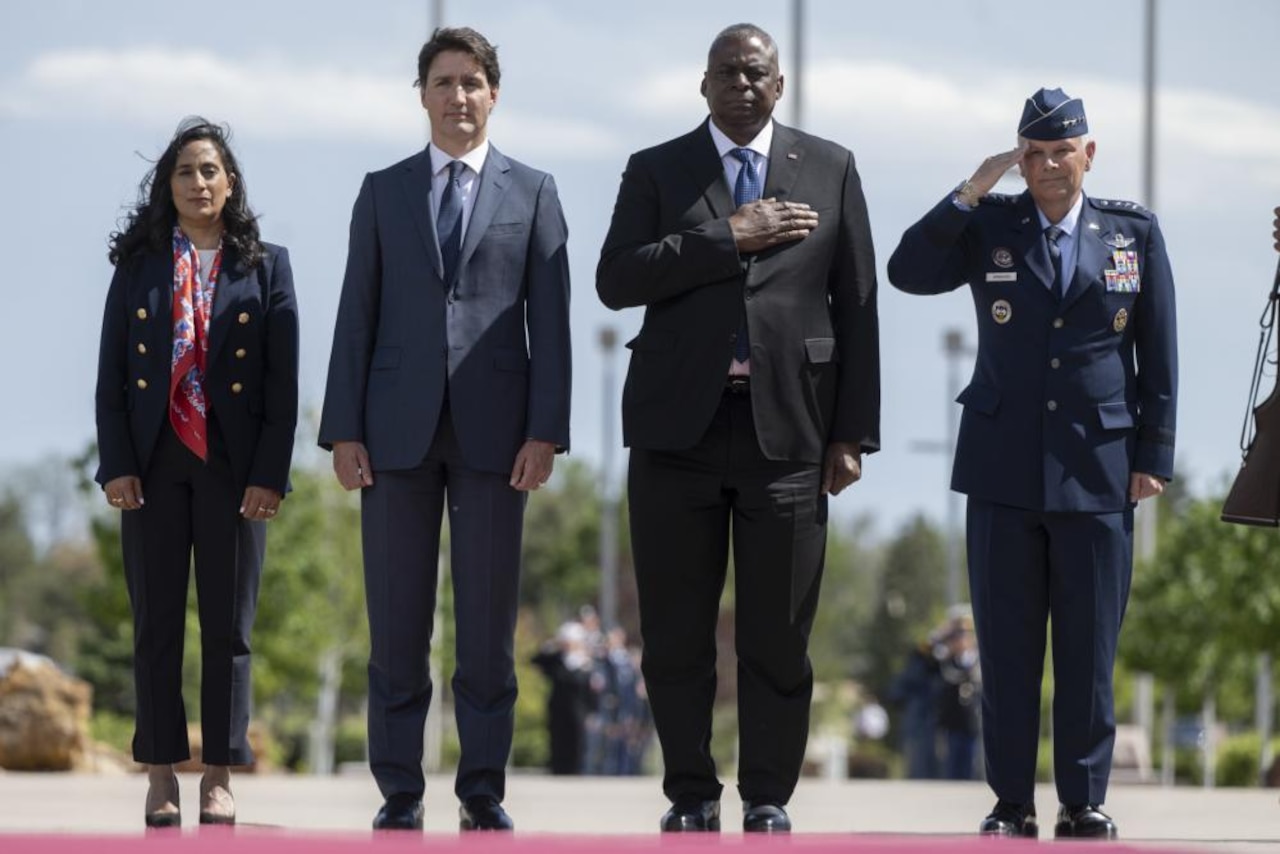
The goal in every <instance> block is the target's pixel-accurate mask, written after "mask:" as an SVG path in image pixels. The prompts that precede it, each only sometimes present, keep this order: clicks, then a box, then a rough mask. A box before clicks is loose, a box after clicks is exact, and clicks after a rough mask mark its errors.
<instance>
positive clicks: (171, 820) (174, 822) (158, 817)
mask: <svg viewBox="0 0 1280 854" xmlns="http://www.w3.org/2000/svg"><path fill="white" fill-rule="evenodd" d="M143 821H145V822H146V823H147V827H152V828H157V827H182V813H181V812H149V813H147V814H146V815H145V816H143Z"/></svg>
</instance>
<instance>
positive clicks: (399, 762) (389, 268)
mask: <svg viewBox="0 0 1280 854" xmlns="http://www.w3.org/2000/svg"><path fill="white" fill-rule="evenodd" d="M498 79H499V69H498V58H497V52H496V51H495V49H494V48H493V46H492V45H490V44H489V42H488V41H487V40H486V39H485V38H484V36H482V35H480V34H479V33H477V32H475V31H474V30H471V29H468V28H459V29H439V30H436V31H435V33H433V34H432V37H431V40H430V41H428V42H427V43H426V44H425V45H424V46H423V48H422V51H421V53H420V54H419V57H418V80H417V83H416V85H417V86H418V89H419V92H420V96H421V100H422V106H423V108H424V109H425V110H426V111H427V116H428V118H429V119H430V123H431V144H430V145H429V146H428V147H427V148H426V150H424V151H421V152H419V153H417V154H415V155H413V156H412V157H410V158H408V159H407V160H403V161H401V162H400V163H397V164H396V165H394V166H391V167H389V168H387V169H384V170H382V171H380V172H374V173H371V174H369V175H367V176H366V177H365V180H364V185H363V186H362V187H361V188H360V195H359V196H358V198H357V199H356V203H355V209H354V211H353V212H352V216H351V238H350V246H349V249H348V256H347V270H346V277H345V279H344V280H343V285H342V298H341V302H340V304H339V307H338V319H337V324H336V329H335V331H334V339H333V352H332V356H331V358H330V363H329V381H328V388H327V390H326V393H325V402H324V413H323V415H322V418H321V423H320V444H321V445H322V446H324V447H326V448H332V450H333V467H334V471H335V472H336V474H337V476H338V480H339V481H341V483H342V485H343V486H344V487H346V488H347V489H361V490H363V492H362V495H361V510H362V519H363V531H364V571H365V594H366V598H367V601H368V610H369V631H370V635H371V654H370V660H369V763H370V766H371V768H372V771H373V775H374V777H375V778H376V780H377V782H378V787H379V788H380V789H381V791H382V794H383V796H384V797H385V798H386V803H385V804H384V805H383V807H382V809H381V810H379V812H378V815H377V817H376V818H375V819H374V827H375V828H378V829H420V828H421V827H422V793H423V774H422V752H423V725H424V722H425V720H426V715H427V707H428V705H429V704H430V702H431V693H432V685H431V679H430V675H429V669H428V652H429V648H430V642H431V633H432V614H433V611H434V608H435V595H436V580H437V561H438V550H439V546H440V525H441V520H442V516H443V512H444V509H445V507H446V504H447V506H448V512H449V530H450V537H451V545H452V550H451V554H450V567H451V569H452V575H453V590H454V611H455V621H456V626H457V664H456V670H455V672H454V676H453V681H452V686H453V693H454V701H455V709H456V713H457V722H458V736H459V739H460V741H461V746H462V757H461V760H460V762H459V765H458V773H457V782H456V785H455V791H456V793H457V795H458V798H459V800H460V801H461V802H462V807H461V810H460V812H461V827H462V829H464V830H472V829H480V830H509V829H510V828H511V827H512V823H511V819H510V818H509V817H508V816H507V814H506V812H505V811H504V810H503V809H502V807H501V801H502V798H503V795H504V786H505V773H504V769H505V767H506V764H507V759H508V754H509V753H510V751H511V739H512V728H513V723H514V711H513V710H514V705H515V699H516V679H515V669H514V652H513V638H514V633H515V623H516V597H517V591H518V572H519V566H520V541H521V528H522V524H523V518H524V506H525V498H526V496H527V493H528V492H529V491H530V490H534V489H537V488H538V487H539V486H541V485H542V484H543V483H545V482H546V480H547V478H548V477H549V476H550V474H551V468H552V462H553V457H554V454H555V453H556V452H558V451H563V450H566V449H567V448H568V445H569V390H570V350H569V270H568V260H567V254H566V248H565V242H566V239H567V231H566V227H565V221H564V216H563V214H562V212H561V210H560V202H559V199H558V197H557V195H556V187H555V182H554V181H553V180H552V178H551V176H550V175H547V174H546V173H543V172H538V171H535V170H533V169H530V168H529V167H527V166H525V165H523V164H521V163H517V162H516V161H514V160H511V159H509V158H507V157H504V156H503V155H502V154H501V153H499V151H498V150H497V148H495V147H493V146H492V145H491V144H490V143H489V141H488V137H487V132H486V124H487V121H488V117H489V113H490V111H491V110H492V109H493V107H494V105H495V104H496V103H497V99H498Z"/></svg>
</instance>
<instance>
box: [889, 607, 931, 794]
mask: <svg viewBox="0 0 1280 854" xmlns="http://www.w3.org/2000/svg"><path fill="white" fill-rule="evenodd" d="M937 643H938V636H937V633H936V632H931V633H930V634H929V636H928V637H926V638H924V639H922V640H921V641H920V642H919V643H917V644H916V645H915V646H913V647H912V648H911V651H910V652H909V653H908V654H907V661H906V663H905V664H904V665H903V667H902V670H900V671H899V672H898V675H897V676H895V677H894V679H893V683H892V684H891V685H890V686H889V694H888V697H887V699H888V701H889V702H890V703H891V704H893V705H895V706H897V707H898V709H899V711H900V713H901V719H900V720H901V722H902V723H901V728H900V732H899V733H898V741H899V749H900V750H901V751H902V755H903V756H904V757H905V758H906V774H907V779H909V780H936V779H937V778H938V776H939V763H938V705H937V701H938V692H939V688H940V685H939V680H938V660H937V658H935V657H934V654H933V651H934V649H935V648H936V646H937Z"/></svg>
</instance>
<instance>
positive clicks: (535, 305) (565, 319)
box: [525, 175, 573, 451]
mask: <svg viewBox="0 0 1280 854" xmlns="http://www.w3.org/2000/svg"><path fill="white" fill-rule="evenodd" d="M534 217H535V219H534V223H533V234H532V237H531V240H530V245H529V258H528V263H527V271H528V272H527V283H528V289H527V291H526V294H527V297H526V305H525V311H526V324H527V326H528V332H529V404H528V412H527V416H526V418H527V420H526V428H525V429H526V433H527V438H530V439H539V440H542V441H544V442H551V443H553V444H554V445H555V446H556V448H557V449H558V450H565V451H567V450H568V449H569V398H570V390H571V388H572V384H573V368H572V366H573V357H572V351H571V345H570V335H569V254H568V248H567V242H568V238H569V230H568V226H567V225H566V224H565V220H564V212H563V211H562V210H561V208H560V198H559V196H558V194H557V193H556V185H555V181H554V179H552V177H551V176H550V175H547V176H546V177H545V178H544V179H543V181H542V184H541V186H540V187H539V188H538V200H537V209H536V212H535V214H534Z"/></svg>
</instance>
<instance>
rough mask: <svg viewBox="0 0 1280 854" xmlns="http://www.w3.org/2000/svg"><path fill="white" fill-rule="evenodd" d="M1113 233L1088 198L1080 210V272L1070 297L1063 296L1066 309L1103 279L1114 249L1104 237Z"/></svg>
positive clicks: (1076, 276) (1063, 304) (1078, 231)
mask: <svg viewBox="0 0 1280 854" xmlns="http://www.w3.org/2000/svg"><path fill="white" fill-rule="evenodd" d="M1110 234H1111V228H1110V226H1109V225H1108V223H1107V221H1106V220H1104V219H1103V218H1102V217H1100V216H1099V215H1098V212H1097V211H1095V210H1094V209H1093V206H1092V205H1090V204H1089V199H1088V198H1087V197H1086V198H1085V200H1084V207H1083V208H1082V209H1081V210H1080V219H1079V220H1078V221H1077V224H1076V246H1077V249H1078V254H1077V255H1076V274H1075V276H1073V277H1072V279H1071V287H1069V288H1068V289H1067V293H1066V296H1064V297H1063V300H1062V307H1063V309H1064V310H1065V309H1066V308H1067V307H1068V306H1069V305H1071V304H1072V303H1074V302H1075V301H1076V300H1078V299H1080V297H1081V295H1082V294H1084V292H1085V291H1087V290H1089V287H1090V286H1091V285H1092V284H1093V283H1094V282H1096V281H1098V279H1100V278H1102V270H1103V267H1104V266H1105V265H1106V263H1107V254H1108V253H1109V252H1110V250H1109V249H1108V247H1107V244H1106V243H1104V242H1103V240H1104V239H1105V238H1106V237H1108V236H1109V235H1110Z"/></svg>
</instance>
